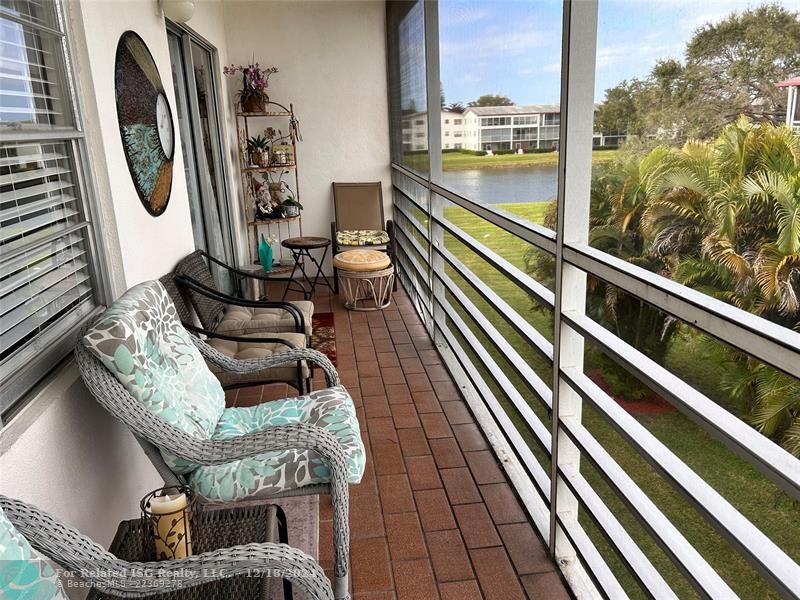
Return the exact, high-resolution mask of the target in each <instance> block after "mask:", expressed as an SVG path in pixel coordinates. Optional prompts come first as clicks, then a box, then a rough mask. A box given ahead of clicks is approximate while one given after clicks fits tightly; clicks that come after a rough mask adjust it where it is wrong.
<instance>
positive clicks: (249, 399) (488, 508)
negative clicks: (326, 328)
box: [228, 290, 570, 600]
mask: <svg viewBox="0 0 800 600" xmlns="http://www.w3.org/2000/svg"><path fill="white" fill-rule="evenodd" d="M315 306H316V311H318V312H328V311H331V312H333V313H334V315H335V326H336V351H337V357H338V371H339V374H340V375H341V378H342V382H343V383H344V385H345V386H346V387H347V389H348V390H349V391H350V394H351V395H352V396H353V400H354V402H355V405H356V411H357V413H358V418H359V422H360V424H361V428H362V435H363V438H364V442H365V444H366V447H367V453H368V454H367V468H366V473H365V475H364V479H363V481H362V482H361V484H360V485H357V486H351V488H350V490H351V498H350V506H351V509H350V529H351V565H352V567H351V569H352V570H351V575H352V590H353V598H354V600H367V599H370V600H378V599H381V600H383V599H396V600H436V599H441V600H472V599H473V598H475V599H479V598H485V599H487V600H516V599H525V598H531V599H536V600H560V599H562V598H569V597H570V595H569V593H568V592H567V588H566V587H565V584H564V583H563V581H562V579H561V577H560V575H559V573H558V570H557V568H556V566H555V565H554V564H553V562H552V561H551V560H550V558H549V556H548V554H547V550H546V547H545V545H544V544H543V542H542V541H541V539H540V538H539V536H538V534H537V533H536V532H535V531H534V529H533V527H532V525H531V524H530V523H529V521H528V519H527V515H526V514H525V512H524V510H523V509H522V507H521V505H520V503H519V501H518V499H517V498H516V496H515V494H514V491H513V488H512V487H511V485H510V484H509V482H508V479H507V477H506V475H505V473H504V472H503V470H502V467H501V465H500V464H499V462H498V461H497V459H496V457H495V455H494V453H493V452H492V450H491V448H490V446H489V444H488V443H487V442H486V439H485V437H484V436H483V434H482V433H481V431H480V429H479V428H478V426H477V425H476V423H475V420H474V418H473V416H472V414H471V413H470V410H469V408H468V407H467V405H466V404H465V402H464V400H463V398H462V397H461V394H460V392H459V389H458V387H457V386H456V385H455V384H454V383H453V380H452V379H451V377H450V374H449V372H448V371H447V369H446V368H445V367H444V366H443V365H442V363H441V360H440V358H439V355H438V353H437V351H436V349H435V347H434V346H433V344H432V342H431V340H430V338H429V337H428V334H427V333H426V331H425V328H424V327H423V325H422V323H421V322H420V320H419V318H418V317H417V314H416V312H415V311H414V308H413V306H412V305H411V303H410V301H409V299H408V297H407V296H406V294H405V293H404V292H403V291H402V290H400V291H398V292H396V293H395V294H394V302H393V304H392V306H391V307H389V308H387V309H386V310H384V311H381V312H372V313H363V312H351V311H347V310H345V309H344V308H343V306H342V303H341V299H340V298H338V297H336V296H329V295H322V294H320V295H319V296H318V297H317V298H316V299H315ZM320 384H322V380H321V378H320V380H319V381H317V382H315V385H316V386H319V385H320ZM280 387H281V386H269V387H265V388H261V387H252V388H242V389H239V390H235V391H232V392H229V396H228V397H229V400H228V401H229V404H236V405H239V406H245V405H249V404H254V403H258V402H263V401H266V400H269V399H271V398H274V397H284V396H285V395H286V393H288V392H287V391H285V390H283V389H280ZM330 519H331V507H330V499H329V498H328V497H323V498H321V500H320V562H321V563H322V565H323V566H324V567H325V568H326V570H327V571H328V572H330V568H331V566H332V562H333V549H332V545H331V521H330Z"/></svg>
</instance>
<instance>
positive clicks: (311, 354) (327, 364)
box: [192, 336, 340, 387]
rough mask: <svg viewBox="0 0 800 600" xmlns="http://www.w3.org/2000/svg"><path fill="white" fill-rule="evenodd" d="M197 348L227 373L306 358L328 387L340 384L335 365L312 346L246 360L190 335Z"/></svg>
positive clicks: (269, 366) (264, 367) (241, 371)
mask: <svg viewBox="0 0 800 600" xmlns="http://www.w3.org/2000/svg"><path fill="white" fill-rule="evenodd" d="M192 341H193V342H194V344H195V346H197V349H198V350H200V354H202V355H203V358H205V359H206V360H207V361H209V362H210V363H212V364H214V365H216V366H218V367H220V368H221V369H224V370H226V371H228V372H229V373H253V372H255V371H260V370H261V369H269V368H271V367H277V366H280V365H285V364H288V363H292V362H297V361H299V360H306V361H309V362H312V363H315V364H317V365H318V366H319V367H321V368H322V370H323V372H324V373H325V382H326V384H327V386H328V387H334V386H337V385H339V384H340V380H339V373H337V372H336V367H334V366H333V363H332V362H331V361H330V360H329V359H328V357H327V356H325V355H324V354H323V353H322V352H319V351H318V350H314V349H313V348H293V349H291V350H285V351H283V352H278V353H275V354H273V355H272V356H265V357H264V358H249V359H246V360H238V359H235V358H230V357H229V356H225V355H224V354H222V352H220V351H219V350H217V349H215V348H213V347H211V346H209V345H208V344H206V343H205V342H204V341H203V340H201V339H200V338H198V337H197V336H192Z"/></svg>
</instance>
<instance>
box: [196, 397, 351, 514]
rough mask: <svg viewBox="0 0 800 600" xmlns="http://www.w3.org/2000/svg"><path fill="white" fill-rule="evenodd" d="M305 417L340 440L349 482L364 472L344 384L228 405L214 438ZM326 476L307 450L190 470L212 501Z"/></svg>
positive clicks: (324, 479)
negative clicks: (260, 401) (295, 395)
mask: <svg viewBox="0 0 800 600" xmlns="http://www.w3.org/2000/svg"><path fill="white" fill-rule="evenodd" d="M295 423H306V424H311V425H317V426H319V427H323V428H325V429H327V430H328V431H330V432H331V433H333V434H334V435H335V436H336V438H337V439H338V440H339V442H341V444H342V446H343V447H344V450H345V455H346V457H347V465H348V469H349V481H350V483H358V482H359V481H361V477H362V475H363V474H364V466H365V463H366V456H365V451H364V444H363V442H362V441H361V433H360V431H359V427H358V420H357V419H356V411H355V407H354V406H353V401H352V400H351V399H350V395H349V394H348V393H347V390H345V389H344V387H342V386H337V387H333V388H327V389H324V390H319V391H316V392H312V393H311V394H309V395H307V396H300V397H298V398H286V399H285V400H276V401H274V402H267V403H264V404H259V405H257V406H251V407H243V408H227V409H225V412H224V413H223V414H222V418H221V419H220V420H219V423H218V424H217V430H216V431H215V432H214V435H213V437H212V439H215V440H228V439H231V438H235V437H239V436H241V435H244V434H246V433H252V432H254V431H262V430H264V429H266V428H268V427H274V426H276V425H291V424H295ZM329 479H330V472H329V470H328V467H327V466H326V465H325V464H324V463H323V461H322V459H321V458H320V456H319V455H318V454H317V453H316V452H314V451H311V450H306V449H303V448H298V449H296V450H294V449H293V450H279V451H271V452H265V453H263V454H259V455H258V456H254V457H251V458H247V459H244V460H239V461H235V462H232V463H227V464H224V465H214V466H203V467H200V468H199V469H197V470H195V471H193V472H192V473H191V474H190V475H189V476H188V481H189V485H190V486H191V487H192V489H194V491H195V492H196V493H197V494H198V495H200V496H201V497H203V498H205V499H207V500H208V501H211V502H227V501H231V500H243V499H245V498H252V497H254V496H257V495H270V494H276V493H279V492H282V491H285V490H290V489H296V488H299V487H303V486H306V485H312V484H319V483H325V482H327V481H329Z"/></svg>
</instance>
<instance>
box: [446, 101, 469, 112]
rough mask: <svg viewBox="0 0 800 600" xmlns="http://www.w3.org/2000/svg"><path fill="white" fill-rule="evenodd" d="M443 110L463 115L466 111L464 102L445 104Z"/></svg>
mask: <svg viewBox="0 0 800 600" xmlns="http://www.w3.org/2000/svg"><path fill="white" fill-rule="evenodd" d="M442 108H443V109H444V110H447V111H450V112H455V113H463V112H464V111H465V110H466V107H465V106H464V104H463V103H462V102H451V103H450V104H445V105H444V106H443V107H442Z"/></svg>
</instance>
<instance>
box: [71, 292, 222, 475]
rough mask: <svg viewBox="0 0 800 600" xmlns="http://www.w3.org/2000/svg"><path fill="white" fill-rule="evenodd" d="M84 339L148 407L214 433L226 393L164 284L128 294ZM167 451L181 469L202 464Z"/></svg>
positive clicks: (187, 428) (205, 435)
mask: <svg viewBox="0 0 800 600" xmlns="http://www.w3.org/2000/svg"><path fill="white" fill-rule="evenodd" d="M83 343H84V344H85V346H86V347H87V348H88V349H89V351H91V352H92V353H93V354H94V355H95V356H97V358H99V359H100V361H101V362H102V363H103V365H105V366H106V368H108V370H109V371H111V372H112V373H113V374H114V375H115V376H116V377H117V379H118V380H119V381H120V383H121V384H122V385H123V386H124V387H125V389H126V390H128V392H129V393H130V394H131V396H133V397H134V398H135V399H136V400H138V401H139V402H141V403H142V404H143V405H144V406H145V407H146V408H147V409H148V410H150V411H151V412H153V413H155V414H157V415H158V416H159V417H161V418H162V419H164V420H165V421H166V422H167V423H169V424H170V425H173V426H175V427H176V428H178V429H180V430H181V431H184V432H186V433H188V434H190V435H192V436H194V437H197V438H201V439H209V438H210V437H211V436H212V434H213V433H214V431H215V429H216V427H217V422H218V421H219V419H220V417H221V416H222V413H223V411H224V410H225V392H224V391H223V390H222V386H221V385H220V383H219V380H218V379H217V378H216V377H214V375H213V373H212V372H211V371H210V370H209V369H208V366H207V365H206V363H205V361H204V360H203V357H202V356H201V355H200V352H199V350H197V348H196V347H195V345H194V344H193V343H192V340H191V337H190V334H189V333H188V332H187V331H186V329H184V328H183V326H182V325H181V322H180V319H179V317H178V315H177V312H176V310H175V306H174V305H173V304H172V300H171V299H170V297H169V295H168V294H167V291H166V290H165V289H164V286H163V285H162V284H161V283H160V282H158V281H147V282H145V283H140V284H139V285H136V286H134V287H132V288H131V289H130V290H128V291H127V292H125V294H123V295H122V296H121V297H120V298H119V299H118V300H117V301H116V302H114V303H113V304H112V305H111V306H109V307H108V309H107V310H106V311H105V312H104V313H103V314H102V315H101V316H100V319H99V320H98V321H97V322H96V323H95V324H94V326H93V327H92V328H91V329H90V330H89V332H88V333H87V334H86V336H85V337H84V338H83ZM162 455H163V456H164V460H165V461H166V462H167V464H168V465H169V466H170V468H171V469H173V470H174V471H176V472H178V473H186V472H188V471H191V470H192V469H194V468H196V467H197V465H192V464H187V463H186V462H185V461H182V460H180V459H178V458H177V457H175V456H173V455H172V454H171V453H169V452H166V451H162Z"/></svg>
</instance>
